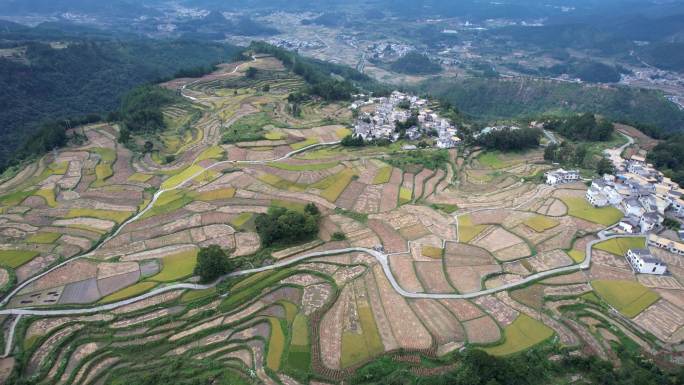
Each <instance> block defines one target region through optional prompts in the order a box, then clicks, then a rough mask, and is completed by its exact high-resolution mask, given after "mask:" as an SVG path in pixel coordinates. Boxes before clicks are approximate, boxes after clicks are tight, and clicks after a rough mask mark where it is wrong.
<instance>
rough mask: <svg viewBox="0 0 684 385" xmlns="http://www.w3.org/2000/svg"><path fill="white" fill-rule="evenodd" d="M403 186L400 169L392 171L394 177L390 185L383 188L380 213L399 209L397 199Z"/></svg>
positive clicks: (391, 178)
mask: <svg viewBox="0 0 684 385" xmlns="http://www.w3.org/2000/svg"><path fill="white" fill-rule="evenodd" d="M400 184H401V171H400V170H399V169H396V168H395V169H393V170H392V176H391V177H390V181H389V183H388V184H386V185H384V186H383V188H382V197H381V199H380V212H386V211H390V210H392V209H394V208H395V207H397V199H398V197H399V189H400Z"/></svg>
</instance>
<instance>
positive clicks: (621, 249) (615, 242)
mask: <svg viewBox="0 0 684 385" xmlns="http://www.w3.org/2000/svg"><path fill="white" fill-rule="evenodd" d="M644 247H646V238H644V237H634V238H613V239H609V240H607V241H603V242H600V243H597V244H595V245H594V248H595V249H597V250H603V251H607V252H609V253H611V254H614V255H617V256H620V257H621V256H623V255H625V254H626V253H627V250H629V249H643V248H644Z"/></svg>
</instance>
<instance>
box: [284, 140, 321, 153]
mask: <svg viewBox="0 0 684 385" xmlns="http://www.w3.org/2000/svg"><path fill="white" fill-rule="evenodd" d="M317 143H318V139H316V138H306V140H303V141H301V142H297V143H293V144H291V145H290V147H292V149H293V150H301V149H302V148H305V147H309V146H312V145H314V144H317Z"/></svg>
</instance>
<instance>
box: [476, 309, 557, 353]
mask: <svg viewBox="0 0 684 385" xmlns="http://www.w3.org/2000/svg"><path fill="white" fill-rule="evenodd" d="M551 336H553V330H552V329H551V328H549V327H548V326H546V325H544V324H543V323H541V322H539V321H537V320H535V319H534V318H531V317H530V316H528V315H526V314H520V315H519V316H518V318H516V319H515V321H513V323H512V324H510V325H508V326H507V327H506V328H504V341H503V343H502V344H501V345H497V346H493V347H488V348H484V349H483V350H484V351H486V352H487V353H489V354H491V355H494V356H507V355H510V354H514V353H518V352H521V351H523V350H526V349H529V348H531V347H532V346H534V345H537V344H539V343H541V342H543V341H545V340H547V339H549V338H551Z"/></svg>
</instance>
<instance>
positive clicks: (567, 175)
mask: <svg viewBox="0 0 684 385" xmlns="http://www.w3.org/2000/svg"><path fill="white" fill-rule="evenodd" d="M544 175H545V176H546V184H548V185H551V186H555V185H557V184H563V183H571V182H575V181H578V180H579V179H580V173H579V171H577V170H567V171H566V170H563V169H562V168H559V169H558V170H554V171H549V172H547V173H546V174H544Z"/></svg>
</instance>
